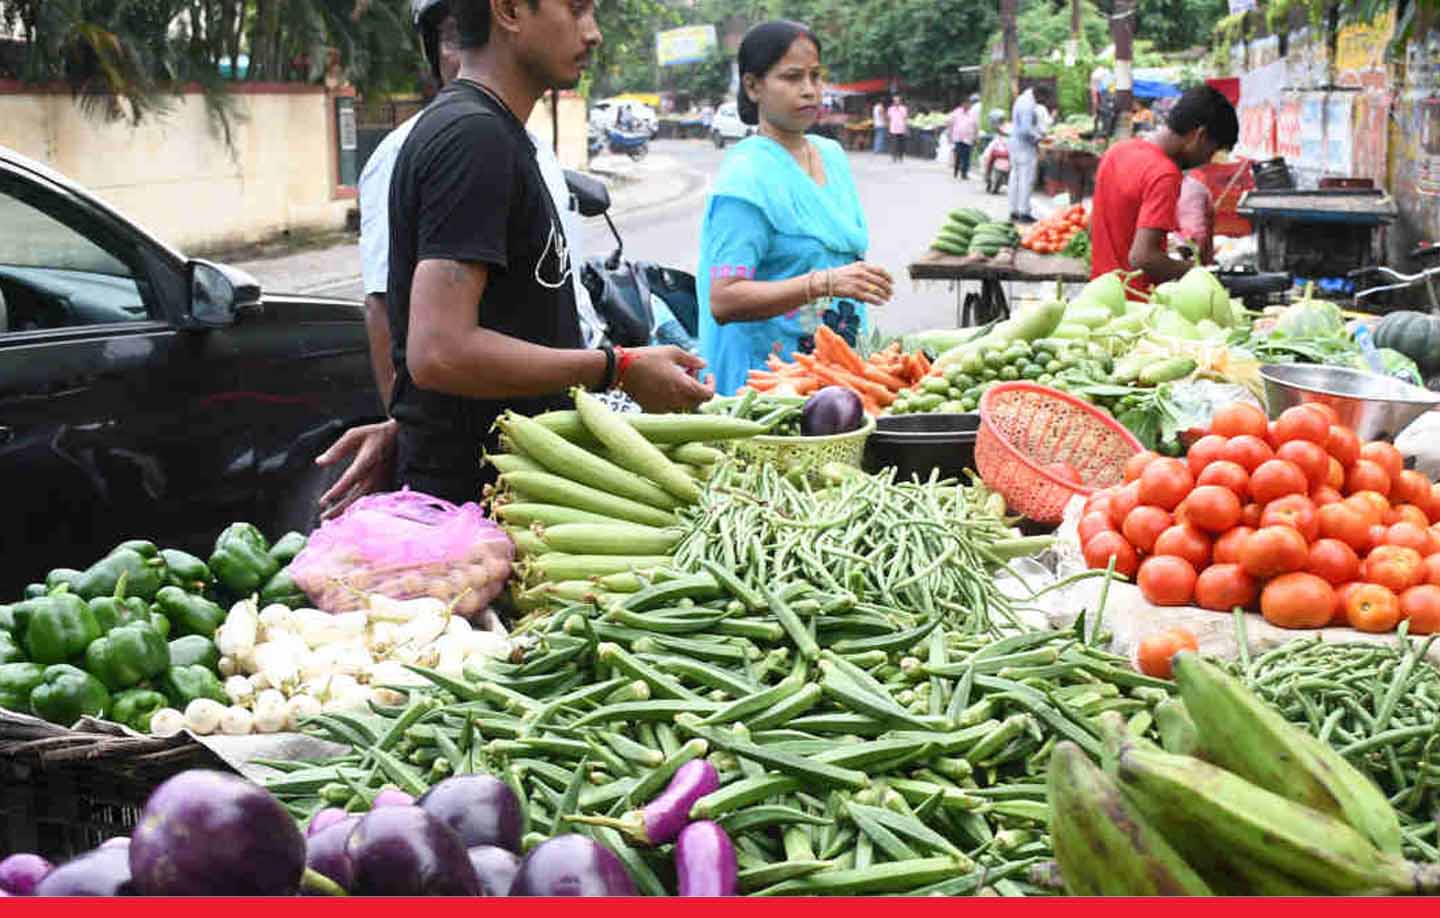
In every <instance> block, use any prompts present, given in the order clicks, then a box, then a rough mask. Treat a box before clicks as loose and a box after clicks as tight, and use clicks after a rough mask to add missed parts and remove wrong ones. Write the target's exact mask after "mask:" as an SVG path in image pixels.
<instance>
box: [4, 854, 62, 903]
mask: <svg viewBox="0 0 1440 918" xmlns="http://www.w3.org/2000/svg"><path fill="white" fill-rule="evenodd" d="M54 869H55V865H54V864H52V863H50V862H49V861H47V860H45V858H43V857H41V856H40V855H38V854H12V855H10V856H9V857H7V858H5V860H3V861H0V889H3V890H5V892H7V893H10V894H12V895H16V896H28V895H30V894H31V893H33V892H34V891H35V887H36V885H37V884H39V882H40V881H41V880H43V879H45V874H47V873H49V872H50V871H52V870H54Z"/></svg>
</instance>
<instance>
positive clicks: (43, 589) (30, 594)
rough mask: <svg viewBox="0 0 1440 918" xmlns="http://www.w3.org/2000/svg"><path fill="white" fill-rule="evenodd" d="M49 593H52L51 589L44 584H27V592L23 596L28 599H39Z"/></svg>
mask: <svg viewBox="0 0 1440 918" xmlns="http://www.w3.org/2000/svg"><path fill="white" fill-rule="evenodd" d="M48 592H50V588H49V587H47V586H46V585H45V584H43V583H27V584H25V592H24V593H23V594H21V595H23V596H24V597H25V598H26V599H37V598H39V597H41V596H44V595H45V594H46V593H48Z"/></svg>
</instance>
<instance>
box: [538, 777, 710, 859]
mask: <svg viewBox="0 0 1440 918" xmlns="http://www.w3.org/2000/svg"><path fill="white" fill-rule="evenodd" d="M719 786H720V775H719V774H718V773H717V772H716V771H715V766H714V765H711V764H710V763H709V762H707V761H705V760H704V759H692V760H690V761H689V762H686V763H685V764H684V765H681V766H680V768H679V770H677V771H676V772H675V774H674V775H673V776H672V777H671V778H670V783H669V784H668V785H666V787H665V790H664V791H663V792H662V793H661V794H660V796H658V797H656V798H655V799H654V800H651V801H650V802H649V803H647V804H645V807H644V808H643V809H639V810H632V811H631V812H629V813H626V814H625V815H624V816H621V817H620V818H619V819H611V818H609V817H608V816H566V817H565V818H566V819H568V820H570V821H571V822H583V823H585V824H587V825H594V826H609V827H610V828H612V829H616V830H618V831H620V832H622V833H624V835H625V837H626V838H628V839H629V840H631V841H633V842H634V843H635V844H637V845H644V846H645V847H647V848H653V847H654V846H656V845H663V844H665V843H666V842H670V841H674V840H675V837H676V836H677V835H679V834H680V830H681V829H683V828H685V826H686V825H687V824H688V823H689V822H690V808H691V807H693V806H694V805H695V801H696V800H699V799H700V798H701V797H703V796H705V795H706V794H708V793H711V792H712V791H714V790H715V789H716V788H718V787H719Z"/></svg>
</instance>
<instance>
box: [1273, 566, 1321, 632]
mask: <svg viewBox="0 0 1440 918" xmlns="http://www.w3.org/2000/svg"><path fill="white" fill-rule="evenodd" d="M1334 610H1335V588H1334V587H1332V586H1331V585H1330V584H1328V583H1326V582H1325V581H1324V580H1322V579H1320V578H1319V577H1316V576H1315V575H1314V574H1305V573H1294V574H1284V575H1282V576H1279V577H1276V578H1275V579H1274V580H1272V581H1270V582H1269V583H1267V584H1266V585H1265V589H1264V590H1263V591H1262V592H1261V593H1260V614H1261V615H1263V616H1265V620H1266V621H1267V622H1269V623H1270V624H1272V625H1275V626H1277V627H1279V628H1323V627H1325V626H1326V625H1328V624H1330V616H1331V614H1332V613H1333V612H1334Z"/></svg>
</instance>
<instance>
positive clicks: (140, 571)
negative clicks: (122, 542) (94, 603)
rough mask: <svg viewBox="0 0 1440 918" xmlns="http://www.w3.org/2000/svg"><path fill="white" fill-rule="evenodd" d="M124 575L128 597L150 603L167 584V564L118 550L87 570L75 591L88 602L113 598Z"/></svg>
mask: <svg viewBox="0 0 1440 918" xmlns="http://www.w3.org/2000/svg"><path fill="white" fill-rule="evenodd" d="M122 575H123V576H126V586H125V593H126V595H129V596H138V597H140V598H141V599H144V600H150V599H153V598H154V596H155V591H156V590H158V589H160V586H161V584H163V583H164V582H165V562H164V560H162V559H161V558H158V557H156V558H147V557H145V556H144V555H142V554H140V552H138V551H136V550H135V549H133V548H124V547H121V548H117V549H115V550H114V551H112V552H111V553H110V554H108V555H106V556H105V557H104V558H101V559H100V560H99V561H96V562H95V563H94V564H92V565H90V567H88V568H86V569H85V573H83V574H81V575H80V577H79V578H78V579H77V580H76V581H75V583H74V585H73V586H72V587H71V589H73V590H74V591H75V592H76V593H79V594H80V595H81V596H82V597H84V598H85V599H94V598H95V597H97V596H113V595H114V594H115V587H116V585H118V584H119V582H120V578H121V576H122Z"/></svg>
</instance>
